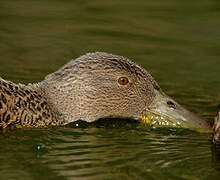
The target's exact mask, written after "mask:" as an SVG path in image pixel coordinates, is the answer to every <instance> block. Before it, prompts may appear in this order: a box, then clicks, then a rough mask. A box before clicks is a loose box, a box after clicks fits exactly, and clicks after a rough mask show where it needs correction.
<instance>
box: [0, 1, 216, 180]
mask: <svg viewBox="0 0 220 180" xmlns="http://www.w3.org/2000/svg"><path fill="white" fill-rule="evenodd" d="M0 8H1V11H0V55H1V58H0V63H1V66H0V75H1V76H2V77H4V78H6V79H9V80H11V81H14V82H22V83H29V82H37V81H40V80H42V79H43V78H44V76H45V75H47V74H48V73H51V72H53V71H55V70H56V69H57V68H59V67H60V66H61V65H63V64H64V63H66V62H68V61H69V60H70V59H72V58H76V57H78V56H80V55H82V54H84V53H86V52H91V51H105V52H109V53H114V54H119V55H123V56H126V57H129V58H130V59H132V60H133V61H135V62H137V63H138V64H140V65H142V66H143V67H145V68H146V69H147V70H148V71H149V72H150V73H151V74H152V75H153V76H154V78H155V79H156V80H157V81H158V83H159V84H160V85H161V87H162V89H163V90H164V91H165V92H166V93H167V94H168V95H169V96H171V97H173V98H174V99H175V100H177V101H178V102H179V103H180V104H182V105H184V106H185V107H186V108H188V109H189V110H191V111H194V112H196V113H198V114H199V115H201V116H203V117H205V118H207V119H208V120H209V121H211V120H212V117H213V116H214V114H215V111H216V107H217V104H218V95H219V93H220V83H219V68H220V62H219V57H220V33H219V32H220V21H219V19H220V1H218V0H210V1H207V0H200V1H190V0H185V1H182V0H166V1H164V0H157V1H154V0H148V1H144V0H139V1H131V0H126V1H120V2H118V1H115V0H111V1H101V0H94V1H88V0H75V1H70V0H63V1H58V0H53V1H52V0H38V1H33V0H10V1H8V0H1V2H0ZM210 138H211V136H210V134H202V133H197V132H193V131H189V130H185V129H167V128H157V129H148V128H147V127H143V126H142V125H140V124H137V123H134V122H109V123H107V125H106V124H105V123H104V124H103V123H101V125H97V124H95V125H88V124H81V123H80V124H79V126H78V127H77V126H76V124H72V125H70V126H67V127H61V128H52V129H33V130H15V131H9V132H5V133H3V132H1V134H0V173H1V178H0V179H22V180H23V179H28V180H29V179H208V178H210V179H218V178H219V177H220V153H219V152H218V151H216V150H215V149H214V148H213V146H212V144H211V142H210Z"/></svg>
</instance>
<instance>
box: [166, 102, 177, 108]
mask: <svg viewBox="0 0 220 180" xmlns="http://www.w3.org/2000/svg"><path fill="white" fill-rule="evenodd" d="M167 105H168V106H169V107H170V108H172V109H176V104H175V103H174V102H172V101H167Z"/></svg>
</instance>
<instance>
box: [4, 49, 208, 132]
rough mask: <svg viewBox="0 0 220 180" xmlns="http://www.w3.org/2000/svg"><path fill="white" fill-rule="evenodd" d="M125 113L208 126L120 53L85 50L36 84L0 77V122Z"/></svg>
mask: <svg viewBox="0 0 220 180" xmlns="http://www.w3.org/2000/svg"><path fill="white" fill-rule="evenodd" d="M101 118H102V119H103V118H130V119H136V120H139V121H142V122H144V123H147V124H150V125H152V126H155V125H157V126H158V125H159V126H165V125H168V126H178V127H186V128H194V129H205V130H209V128H210V127H209V124H208V123H207V122H206V120H204V119H201V118H199V117H197V116H196V115H194V114H193V113H191V112H189V111H187V110H186V109H184V108H183V107H181V106H180V105H179V104H178V103H176V102H175V101H174V100H172V99H171V98H170V97H168V96H167V95H165V94H164V93H163V92H162V90H161V88H160V87H159V85H158V84H157V82H156V81H155V80H154V79H153V78H152V76H151V75H150V74H149V73H148V72H147V71H146V70H145V69H143V68H141V67H140V66H138V65H136V64H135V63H133V62H131V61H130V60H128V59H127V58H125V57H122V56H117V55H113V54H107V53H100V52H97V53H88V54H86V55H84V56H81V57H79V58H77V59H76V60H72V61H70V62H69V63H67V64H66V65H64V66H63V67H61V68H60V69H59V70H58V71H56V72H54V73H52V74H50V75H48V76H46V78H45V79H44V80H43V81H42V82H39V83H36V84H29V85H27V86H25V85H21V84H19V85H17V84H14V83H12V82H9V81H5V80H3V79H2V78H0V127H2V128H5V127H8V126H11V125H13V126H35V127H38V126H48V125H65V124H68V123H71V122H74V121H77V120H84V121H87V122H93V121H96V120H98V119H101Z"/></svg>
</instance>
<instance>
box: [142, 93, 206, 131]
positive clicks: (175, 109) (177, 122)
mask: <svg viewBox="0 0 220 180" xmlns="http://www.w3.org/2000/svg"><path fill="white" fill-rule="evenodd" d="M141 120H142V122H143V123H145V124H148V125H151V126H173V127H183V128H190V129H194V130H197V131H210V126H209V124H208V123H207V121H206V120H205V119H202V118H200V117H199V116H197V115H196V114H194V113H192V112H190V111H188V110H186V109H185V108H183V107H182V106H181V105H179V104H178V103H177V102H175V101H174V100H173V99H171V98H170V97H168V96H167V95H165V94H164V93H162V92H158V94H157V95H156V98H155V99H154V101H153V102H152V103H151V105H150V106H149V107H148V108H147V109H146V110H145V111H144V112H143V115H142V118H141Z"/></svg>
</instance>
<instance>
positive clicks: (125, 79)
mask: <svg viewBox="0 0 220 180" xmlns="http://www.w3.org/2000/svg"><path fill="white" fill-rule="evenodd" d="M118 83H119V84H121V85H126V84H128V78H126V77H120V78H119V79H118Z"/></svg>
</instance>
